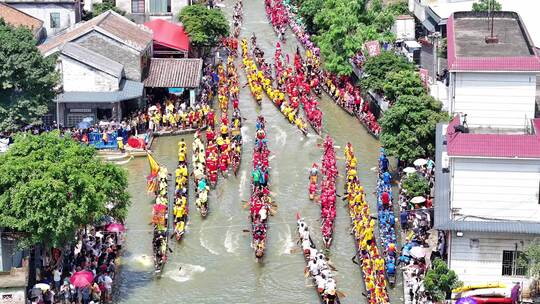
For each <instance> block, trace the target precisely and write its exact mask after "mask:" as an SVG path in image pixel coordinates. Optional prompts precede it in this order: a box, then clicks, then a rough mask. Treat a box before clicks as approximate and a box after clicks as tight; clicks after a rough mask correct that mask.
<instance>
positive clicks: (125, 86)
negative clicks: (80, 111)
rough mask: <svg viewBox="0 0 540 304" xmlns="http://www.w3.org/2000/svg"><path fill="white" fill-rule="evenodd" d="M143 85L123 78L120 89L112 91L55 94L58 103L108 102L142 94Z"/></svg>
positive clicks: (137, 96)
mask: <svg viewBox="0 0 540 304" xmlns="http://www.w3.org/2000/svg"><path fill="white" fill-rule="evenodd" d="M143 89H144V86H143V84H142V83H141V82H137V81H131V80H124V81H123V82H122V84H121V85H120V90H118V91H112V92H64V93H62V94H59V95H58V96H56V99H55V101H56V102H59V103H73V102H91V103H110V102H119V101H123V100H129V99H134V98H139V97H141V96H142V94H143Z"/></svg>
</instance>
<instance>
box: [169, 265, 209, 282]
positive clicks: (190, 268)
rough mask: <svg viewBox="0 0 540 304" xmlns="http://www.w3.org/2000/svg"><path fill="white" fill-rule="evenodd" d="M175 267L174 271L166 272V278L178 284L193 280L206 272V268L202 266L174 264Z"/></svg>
mask: <svg viewBox="0 0 540 304" xmlns="http://www.w3.org/2000/svg"><path fill="white" fill-rule="evenodd" d="M174 266H175V267H174V270H169V271H167V272H165V277H167V278H169V279H172V280H174V281H176V282H187V281H189V280H191V279H193V276H194V275H195V274H197V273H202V272H205V271H206V268H204V267H203V266H201V265H193V264H174ZM178 269H180V270H178Z"/></svg>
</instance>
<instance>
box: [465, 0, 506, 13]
mask: <svg viewBox="0 0 540 304" xmlns="http://www.w3.org/2000/svg"><path fill="white" fill-rule="evenodd" d="M501 9H502V6H501V4H500V3H499V2H498V1H497V0H480V1H478V2H475V3H473V5H472V10H473V12H487V11H489V10H492V11H500V10H501Z"/></svg>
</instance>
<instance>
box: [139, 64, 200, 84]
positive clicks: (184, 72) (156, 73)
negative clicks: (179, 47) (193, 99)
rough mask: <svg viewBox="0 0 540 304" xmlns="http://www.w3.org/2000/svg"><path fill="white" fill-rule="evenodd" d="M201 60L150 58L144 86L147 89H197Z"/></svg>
mask: <svg viewBox="0 0 540 304" xmlns="http://www.w3.org/2000/svg"><path fill="white" fill-rule="evenodd" d="M202 66H203V60H202V59H200V58H152V61H150V69H149V70H148V77H147V78H146V79H145V80H144V86H145V87H148V88H198V87H199V85H200V83H201V77H202Z"/></svg>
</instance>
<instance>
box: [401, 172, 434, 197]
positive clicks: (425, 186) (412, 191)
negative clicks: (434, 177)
mask: <svg viewBox="0 0 540 304" xmlns="http://www.w3.org/2000/svg"><path fill="white" fill-rule="evenodd" d="M402 188H403V189H405V190H406V191H407V196H408V197H409V198H413V197H415V196H424V195H426V194H427V193H428V192H429V183H428V181H427V179H425V178H424V177H423V176H421V175H420V174H410V175H407V177H405V179H404V180H403V183H402Z"/></svg>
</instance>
